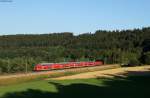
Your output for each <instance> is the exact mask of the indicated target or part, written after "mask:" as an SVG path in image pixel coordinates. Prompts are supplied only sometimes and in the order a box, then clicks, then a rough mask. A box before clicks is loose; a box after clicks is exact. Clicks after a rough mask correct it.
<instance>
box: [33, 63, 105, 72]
mask: <svg viewBox="0 0 150 98" xmlns="http://www.w3.org/2000/svg"><path fill="white" fill-rule="evenodd" d="M103 64H104V63H103V61H101V60H97V61H88V62H86V61H83V62H63V63H40V64H37V65H35V66H34V71H44V70H56V69H67V68H78V67H91V66H100V65H103Z"/></svg>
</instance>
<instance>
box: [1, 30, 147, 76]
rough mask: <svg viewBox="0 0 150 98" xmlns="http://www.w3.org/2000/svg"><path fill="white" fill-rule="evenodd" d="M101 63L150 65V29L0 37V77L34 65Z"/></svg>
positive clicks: (25, 70)
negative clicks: (81, 62)
mask: <svg viewBox="0 0 150 98" xmlns="http://www.w3.org/2000/svg"><path fill="white" fill-rule="evenodd" d="M97 59H98V60H103V61H104V62H105V64H116V63H117V64H124V65H132V66H135V65H144V64H150V27H145V28H142V29H133V30H114V31H108V30H97V31H96V32H95V33H84V34H79V35H74V33H72V32H62V33H49V34H28V35H26V34H17V35H1V36H0V74H4V73H17V72H27V71H32V69H33V67H34V65H35V64H37V63H43V62H69V61H94V60H97Z"/></svg>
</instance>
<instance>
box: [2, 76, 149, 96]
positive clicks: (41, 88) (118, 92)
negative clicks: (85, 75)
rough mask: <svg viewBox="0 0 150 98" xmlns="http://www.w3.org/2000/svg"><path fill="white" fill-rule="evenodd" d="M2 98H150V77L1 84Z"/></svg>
mask: <svg viewBox="0 0 150 98" xmlns="http://www.w3.org/2000/svg"><path fill="white" fill-rule="evenodd" d="M0 98H150V77H149V76H136V77H127V78H120V77H115V78H113V79H99V78H95V79H78V80H61V81H56V80H55V81H54V80H41V81H33V82H28V83H23V84H15V85H11V86H5V87H0Z"/></svg>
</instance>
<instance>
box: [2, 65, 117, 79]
mask: <svg viewBox="0 0 150 98" xmlns="http://www.w3.org/2000/svg"><path fill="white" fill-rule="evenodd" d="M117 67H119V65H117V64H116V65H103V66H102V65H101V66H93V67H80V68H71V69H61V70H51V71H41V72H29V73H21V74H13V75H4V76H0V80H1V79H11V78H23V77H28V76H42V75H43V76H44V75H47V76H49V77H50V76H51V75H54V74H61V73H67V72H72V73H80V72H90V71H97V70H105V69H110V68H117Z"/></svg>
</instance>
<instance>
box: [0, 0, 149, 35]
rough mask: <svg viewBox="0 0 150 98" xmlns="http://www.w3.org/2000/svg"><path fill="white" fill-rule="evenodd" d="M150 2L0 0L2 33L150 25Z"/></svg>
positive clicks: (124, 0)
mask: <svg viewBox="0 0 150 98" xmlns="http://www.w3.org/2000/svg"><path fill="white" fill-rule="evenodd" d="M2 1H3V2H2ZM7 1H10V0H7ZM149 5H150V0H12V2H4V0H0V35H7V34H43V33H56V32H74V34H81V33H87V32H92V33H93V32H95V31H96V30H116V29H118V30H122V29H134V28H142V27H148V26H150V6H149Z"/></svg>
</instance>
